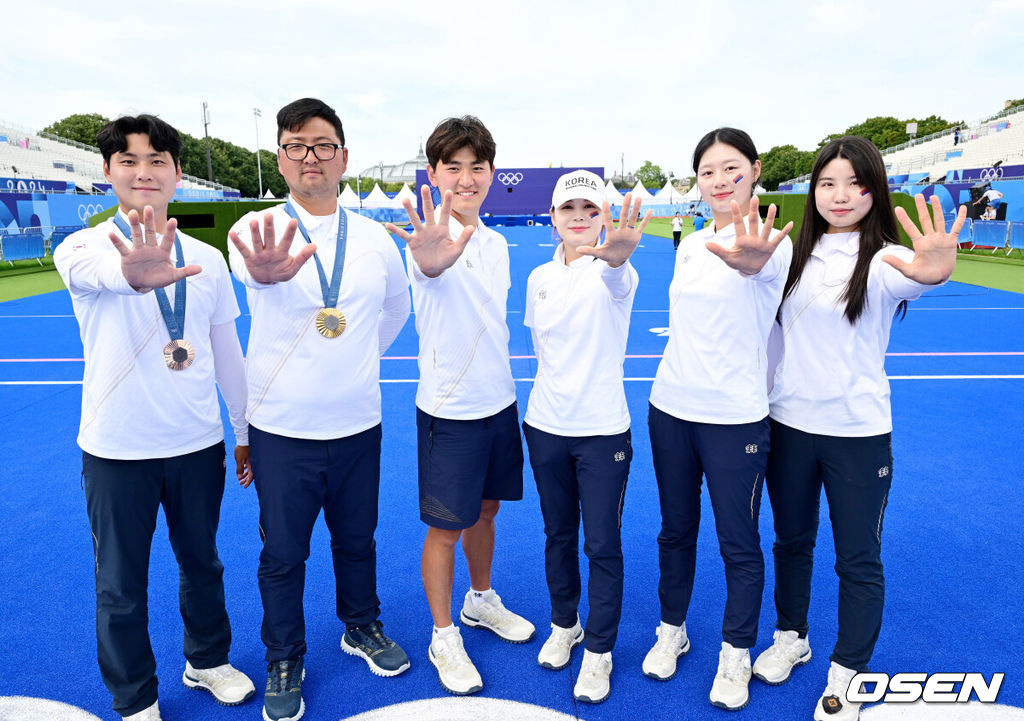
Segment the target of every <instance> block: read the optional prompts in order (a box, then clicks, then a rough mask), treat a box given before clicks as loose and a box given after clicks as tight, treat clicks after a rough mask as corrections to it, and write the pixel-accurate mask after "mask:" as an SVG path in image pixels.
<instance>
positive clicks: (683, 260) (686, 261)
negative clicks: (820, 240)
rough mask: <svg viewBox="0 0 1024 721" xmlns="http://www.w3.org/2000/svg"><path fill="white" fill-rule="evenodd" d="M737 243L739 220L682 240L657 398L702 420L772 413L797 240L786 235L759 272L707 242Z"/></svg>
mask: <svg viewBox="0 0 1024 721" xmlns="http://www.w3.org/2000/svg"><path fill="white" fill-rule="evenodd" d="M710 240H714V241H715V242H717V243H718V244H719V245H721V246H723V247H726V248H731V247H732V246H733V244H734V243H735V241H736V230H735V228H734V227H733V225H732V224H730V225H728V226H726V227H725V228H723V229H722V230H721V231H719V232H717V233H716V232H715V226H714V224H712V225H710V226H709V227H707V228H704V229H703V230H699V231H697V232H695V233H691V234H690V235H688V236H686V237H685V238H683V239H682V241H681V242H680V243H679V249H678V250H677V251H676V265H675V271H674V273H673V275H672V283H671V284H670V285H669V291H668V294H669V336H668V344H667V345H666V346H665V354H664V356H663V357H662V360H661V363H660V364H659V365H658V372H657V375H656V376H655V379H654V386H653V387H652V388H651V404H652V405H654V407H656V408H657V409H659V410H661V411H664V412H665V413H668V414H669V415H672V416H675V417H676V418H680V419H682V420H687V421H693V422H697V423H722V424H725V423H728V424H738V423H753V422H754V421H759V420H761V419H762V418H764V417H765V416H767V415H768V395H767V374H768V359H767V351H766V348H767V343H768V334H769V331H770V330H771V325H772V321H773V320H774V318H775V312H776V310H778V307H779V301H780V299H781V298H782V289H783V287H784V286H785V284H786V274H787V273H788V272H789V262H790V260H791V259H792V257H793V245H792V243H791V242H790V240H789V238H788V237H787V238H784V239H783V240H782V242H781V243H780V244H779V246H778V247H777V248H776V249H775V252H774V253H773V254H772V256H771V258H769V259H768V262H767V263H766V264H765V266H764V268H762V269H761V271H760V272H759V273H757V274H756V275H752V276H745V275H743V274H742V273H740V272H739V271H738V270H733V269H732V268H730V267H729V266H727V265H726V264H725V262H724V261H722V260H721V259H720V258H719V257H718V256H716V255H714V254H713V253H711V251H709V250H708V249H707V248H706V247H705V246H704V244H705V243H706V242H708V241H710Z"/></svg>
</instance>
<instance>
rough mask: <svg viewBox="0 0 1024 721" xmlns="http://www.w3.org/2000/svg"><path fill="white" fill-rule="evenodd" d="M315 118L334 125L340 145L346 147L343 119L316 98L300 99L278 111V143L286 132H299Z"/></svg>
mask: <svg viewBox="0 0 1024 721" xmlns="http://www.w3.org/2000/svg"><path fill="white" fill-rule="evenodd" d="M313 118H322V119H323V120H326V121H327V122H328V123H330V124H331V125H333V126H334V130H335V131H336V132H337V133H338V143H339V144H340V145H341V146H342V147H344V145H345V131H344V129H343V128H342V127H341V118H339V117H338V114H337V113H336V112H334V108H332V107H331V106H330V105H328V104H327V103H325V102H324V101H323V100H317V99H316V98H300V99H299V100H296V101H294V102H291V103H288V104H287V105H285V106H284V107H283V108H281V109H280V110H278V111H277V142H278V143H280V142H281V136H282V135H284V132H285V131H286V130H298V129H299V128H301V127H302V126H303V125H305V124H306V122H307V121H309V120H311V119H313Z"/></svg>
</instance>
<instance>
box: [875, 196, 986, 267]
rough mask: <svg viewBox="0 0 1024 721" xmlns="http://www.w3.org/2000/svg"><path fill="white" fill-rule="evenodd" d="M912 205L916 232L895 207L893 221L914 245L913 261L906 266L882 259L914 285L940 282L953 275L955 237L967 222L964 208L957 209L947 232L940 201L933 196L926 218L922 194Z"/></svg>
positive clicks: (890, 257)
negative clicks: (918, 224) (914, 205)
mask: <svg viewBox="0 0 1024 721" xmlns="http://www.w3.org/2000/svg"><path fill="white" fill-rule="evenodd" d="M914 203H915V204H916V205H917V219H918V222H919V223H920V224H921V228H920V229H918V227H917V226H916V225H914V221H912V220H911V219H910V216H909V215H907V211H905V210H904V209H903V208H896V219H897V220H899V221H900V225H902V226H903V229H904V230H905V231H907V235H909V236H910V242H911V243H913V244H914V259H913V260H912V261H911V262H909V263H908V262H907V261H905V260H902V259H900V258H897V257H896V256H895V255H886V256H883V257H882V260H884V261H885V262H886V263H888V264H889V265H891V266H892V267H893V268H895V269H896V270H898V271H899V272H901V273H903V275H905V276H906V277H908V278H910V279H911V280H914V281H917V282H918V283H922V284H924V285H937V284H939V283H944V282H945V281H947V280H948V279H949V276H951V275H953V269H954V268H956V248H957V245H958V236H959V235H960V230H961V229H962V228H963V227H964V222H965V221H966V220H967V206H965V205H961V206H960V210H959V211H958V212H957V214H956V220H954V221H953V227H952V229H950V231H949V233H947V232H946V219H945V217H944V216H943V214H942V202H941V201H940V200H939V197H938V196H937V195H933V196H932V217H929V216H928V204H927V203H925V200H924V196H923V195H915V196H914Z"/></svg>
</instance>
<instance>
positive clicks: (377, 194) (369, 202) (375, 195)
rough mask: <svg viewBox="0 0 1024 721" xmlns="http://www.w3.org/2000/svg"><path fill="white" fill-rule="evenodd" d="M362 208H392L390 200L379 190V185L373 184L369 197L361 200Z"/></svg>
mask: <svg viewBox="0 0 1024 721" xmlns="http://www.w3.org/2000/svg"><path fill="white" fill-rule="evenodd" d="M363 207H364V208H390V207H392V206H391V198H389V197H388V196H387V194H386V193H385V192H384V191H383V190H381V189H380V186H379V185H377V184H376V183H374V184H373V190H371V191H370V194H369V195H367V196H366V197H365V198H363Z"/></svg>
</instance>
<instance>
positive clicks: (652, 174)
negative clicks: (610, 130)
mask: <svg viewBox="0 0 1024 721" xmlns="http://www.w3.org/2000/svg"><path fill="white" fill-rule="evenodd" d="M1019 105H1024V98H1022V99H1019V100H1013V101H1011V102H1010V103H1009V105H1008V107H1016V106H1019ZM108 122H110V121H109V119H108V118H105V117H103V116H102V115H99V114H98V113H87V114H75V115H69V116H68V117H66V118H64V119H62V120H58V121H57V122H55V123H52V124H51V125H48V126H47V127H46V128H44V130H43V132H46V133H52V134H53V135H59V136H60V137H63V138H68V139H69V140H76V141H78V142H80V143H84V144H86V145H92V146H95V145H96V133H97V132H98V131H99V129H100V128H102V127H103V126H104V125H105V124H106V123H108ZM912 122H916V123H917V136H918V137H923V136H925V135H931V134H932V133H938V132H940V131H942V130H946V129H948V128H952V127H956V126H962V125H963V124H964V123H963V121H962V120H952V121H951V120H946V119H945V118H941V117H939V116H937V115H929V116H928V117H927V118H923V119H918V118H910V119H906V120H901V119H898V118H894V117H892V116H879V117H875V118H868V119H867V120H865V121H864V122H862V123H858V124H856V125H851V126H850V127H848V128H847V129H846V130H844V131H842V132H840V133H833V134H831V135H828V136H826V137H825V138H823V139H822V140H821V142H819V143H818V147H817V148H815V149H814V150H799V149H798V148H797V147H796V146H795V145H776V146H775V147H773V148H771V149H769V150H768V151H767V152H764V153H762V154H761V185H763V186H764V187H765V188H766V189H767V190H776V189H777V188H778V187H779V183H781V182H783V181H785V180H789V179H791V178H796V177H798V176H801V175H805V174H807V173H809V172H811V166H812V165H813V163H814V156H815V155H816V154H817V152H818V150H820V149H821V147H822V146H824V145H825V143H827V142H829V141H830V140H832V139H833V138H839V137H842V136H844V135H859V136H861V137H863V138H867V139H868V140H870V141H871V142H872V143H874V144H875V145H876V146H878V148H879V149H881V150H885V149H886V148H891V147H892V146H894V145H900V144H902V143H905V142H907V141H908V140H910V136H909V135H908V134H907V123H912ZM181 136H182V144H183V145H182V150H181V169H182V172H184V173H188V174H189V175H195V176H197V177H199V178H206V177H207V166H206V143H205V141H204V140H203V139H202V138H196V137H193V136H191V135H189V134H188V133H182V134H181ZM259 152H260V163H261V165H262V174H263V191H264V192H266V190H267V189H268V188H269V189H270V191H271V192H272V193H273V194H274V195H275V196H277V197H282V196H284V195H285V194H287V192H288V186H287V184H286V183H285V182H284V178H282V177H281V173H279V172H278V170H277V156H276V155H275V154H274V153H272V152H270V151H269V150H260V151H259ZM210 161H211V165H212V166H213V178H214V180H215V181H217V182H218V183H222V184H223V185H227V186H229V187H232V188H238V190H240V191H241V193H242V196H243V197H248V198H255V197H257V196H259V194H260V192H259V183H258V175H257V169H256V157H255V153H253V152H252V151H251V150H249V149H248V148H243V147H242V146H240V145H235V144H234V143H229V142H227V141H226V140H221V139H220V138H210ZM635 177H636V178H637V179H638V180H640V181H641V182H643V184H644V187H646V188H647V189H649V190H654V189H658V188H661V187H663V186H664V185H665V182H666V180H667V179H668V178H667V176H666V174H665V173H664V171H662V169H661V167H660V166H658V165H655V164H654V163H652V162H651V161H650V160H645V161H644V163H643V164H642V165H641V166H640V168H638V169H637V171H636V172H635ZM345 182H347V183H348V184H349V185H350V186H351V187H352V190H356V185H357V180H356V178H349V179H348V180H346V181H345ZM361 186H363V187H361V190H363V192H366V191H367V190H369V189H370V188H372V187H373V179H372V178H366V179H364V181H363V182H362V183H361ZM400 188H401V183H385V184H384V185H383V186H382V190H384V191H386V192H389V193H393V192H395V191H397V190H399V189H400Z"/></svg>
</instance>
